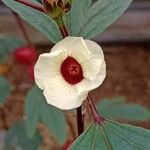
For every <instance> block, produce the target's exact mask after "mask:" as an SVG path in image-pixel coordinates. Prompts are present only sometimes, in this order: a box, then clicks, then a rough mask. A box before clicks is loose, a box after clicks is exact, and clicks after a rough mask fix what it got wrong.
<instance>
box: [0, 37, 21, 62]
mask: <svg viewBox="0 0 150 150" xmlns="http://www.w3.org/2000/svg"><path fill="white" fill-rule="evenodd" d="M22 44H23V41H22V40H21V39H19V38H16V37H0V62H4V61H5V60H6V59H7V57H8V54H9V53H10V52H11V51H13V50H14V49H15V48H18V47H20V46H21V45H22Z"/></svg>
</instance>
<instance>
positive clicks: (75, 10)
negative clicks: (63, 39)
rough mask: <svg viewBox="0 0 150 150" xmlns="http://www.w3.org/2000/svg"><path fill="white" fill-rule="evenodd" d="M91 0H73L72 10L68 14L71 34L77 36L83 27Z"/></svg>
mask: <svg viewBox="0 0 150 150" xmlns="http://www.w3.org/2000/svg"><path fill="white" fill-rule="evenodd" d="M91 1H92V0H82V1H81V0H73V2H72V6H71V10H70V11H69V13H68V15H67V17H68V18H67V20H68V28H69V32H70V35H71V36H77V35H78V33H79V31H80V29H81V28H82V27H83V25H84V22H85V18H86V14H87V10H88V9H89V7H90V5H91Z"/></svg>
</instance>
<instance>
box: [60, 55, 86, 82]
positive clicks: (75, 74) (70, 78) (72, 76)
mask: <svg viewBox="0 0 150 150" xmlns="http://www.w3.org/2000/svg"><path fill="white" fill-rule="evenodd" d="M60 71H61V75H62V76H63V78H64V79H65V80H66V81H67V82H68V83H69V84H77V83H79V82H80V81H82V80H83V78H84V77H83V70H82V67H81V65H80V64H79V62H78V61H77V60H75V59H74V58H73V57H70V56H69V57H67V58H66V59H65V60H64V61H63V63H62V65H61V69H60Z"/></svg>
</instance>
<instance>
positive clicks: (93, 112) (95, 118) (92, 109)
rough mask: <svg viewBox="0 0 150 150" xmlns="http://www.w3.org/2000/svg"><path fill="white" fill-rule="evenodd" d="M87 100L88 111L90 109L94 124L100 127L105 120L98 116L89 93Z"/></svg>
mask: <svg viewBox="0 0 150 150" xmlns="http://www.w3.org/2000/svg"><path fill="white" fill-rule="evenodd" d="M87 99H88V103H89V106H90V109H91V112H92V115H93V119H94V122H95V123H96V124H98V125H100V124H101V123H103V122H104V120H105V119H104V118H103V117H102V116H100V114H99V113H98V111H97V108H96V105H95V103H94V101H93V99H92V97H91V95H90V93H89V95H88V98H87Z"/></svg>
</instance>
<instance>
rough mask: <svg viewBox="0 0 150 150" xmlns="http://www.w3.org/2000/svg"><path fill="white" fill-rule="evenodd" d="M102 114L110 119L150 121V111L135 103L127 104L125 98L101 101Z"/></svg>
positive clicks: (100, 109)
mask: <svg viewBox="0 0 150 150" xmlns="http://www.w3.org/2000/svg"><path fill="white" fill-rule="evenodd" d="M98 109H99V112H100V114H102V116H104V117H105V118H109V119H126V120H133V121H145V120H150V111H149V110H148V109H146V108H145V107H144V106H142V105H140V104H135V103H126V102H125V100H124V98H123V97H114V98H109V99H104V100H101V101H100V102H99V104H98Z"/></svg>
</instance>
